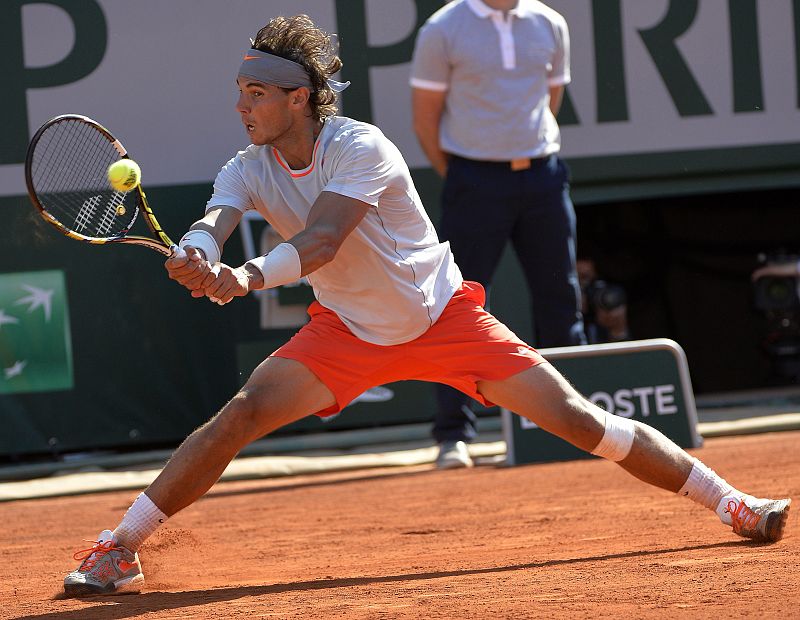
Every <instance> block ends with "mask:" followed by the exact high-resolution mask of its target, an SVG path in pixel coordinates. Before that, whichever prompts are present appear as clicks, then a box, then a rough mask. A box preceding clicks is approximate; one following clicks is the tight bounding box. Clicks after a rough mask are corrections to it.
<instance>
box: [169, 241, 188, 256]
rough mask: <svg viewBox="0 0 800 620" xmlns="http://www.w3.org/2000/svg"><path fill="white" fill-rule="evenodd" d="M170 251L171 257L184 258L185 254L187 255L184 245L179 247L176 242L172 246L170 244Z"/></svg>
mask: <svg viewBox="0 0 800 620" xmlns="http://www.w3.org/2000/svg"><path fill="white" fill-rule="evenodd" d="M169 251H170V252H171V254H170V255H169V257H170V258H183V257H184V256H186V251H185V250H184V249H183V248H182V247H179V246H177V245H175V244H174V243H173V244H172V245H171V246H169Z"/></svg>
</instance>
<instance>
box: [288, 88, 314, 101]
mask: <svg viewBox="0 0 800 620" xmlns="http://www.w3.org/2000/svg"><path fill="white" fill-rule="evenodd" d="M310 96H311V91H310V90H308V88H306V87H305V86H301V87H300V88H297V89H295V90H293V91H292V94H291V101H292V104H293V105H296V106H304V105H305V104H306V103H307V102H308V98H309V97H310Z"/></svg>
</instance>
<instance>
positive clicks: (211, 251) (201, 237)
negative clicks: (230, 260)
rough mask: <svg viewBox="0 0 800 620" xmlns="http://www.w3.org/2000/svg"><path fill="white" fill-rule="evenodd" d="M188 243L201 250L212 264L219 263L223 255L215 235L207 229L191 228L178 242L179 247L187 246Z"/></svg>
mask: <svg viewBox="0 0 800 620" xmlns="http://www.w3.org/2000/svg"><path fill="white" fill-rule="evenodd" d="M188 245H190V246H192V247H193V248H197V249H198V250H200V251H201V252H202V253H203V254H204V255H205V257H206V260H207V261H208V262H209V263H211V264H212V265H213V264H215V263H218V262H219V259H220V258H221V256H222V255H221V252H220V251H219V246H218V245H217V240H216V239H214V235H212V234H211V233H210V232H208V231H205V230H199V229H195V230H190V231H189V232H187V233H186V234H185V235H183V237H181V240H180V241H179V242H178V247H181V248H185V247H186V246H188Z"/></svg>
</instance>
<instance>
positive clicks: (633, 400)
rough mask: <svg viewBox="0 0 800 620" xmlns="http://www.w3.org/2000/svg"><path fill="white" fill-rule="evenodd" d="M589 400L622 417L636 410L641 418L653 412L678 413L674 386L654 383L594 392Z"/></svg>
mask: <svg viewBox="0 0 800 620" xmlns="http://www.w3.org/2000/svg"><path fill="white" fill-rule="evenodd" d="M589 400H590V401H591V402H593V403H594V404H595V405H597V406H598V407H600V408H602V409H605V410H606V411H608V412H609V413H613V414H616V415H618V416H621V417H623V418H631V417H633V415H634V413H636V410H637V407H636V404H637V403H638V405H639V406H638V411H639V413H640V414H641V416H642V417H643V418H646V417H648V416H649V415H650V414H651V413H653V412H655V414H656V415H673V414H676V413H678V407H677V406H676V405H675V386H674V385H671V384H668V385H654V386H641V387H635V388H631V389H625V388H622V389H619V390H617V391H616V392H614V393H613V394H609V393H608V392H601V391H598V392H594V393H593V394H591V395H590V396H589Z"/></svg>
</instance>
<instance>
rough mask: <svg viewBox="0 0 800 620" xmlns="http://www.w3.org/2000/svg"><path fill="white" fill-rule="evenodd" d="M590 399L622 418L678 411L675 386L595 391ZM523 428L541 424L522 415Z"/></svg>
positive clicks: (531, 427) (521, 423)
mask: <svg viewBox="0 0 800 620" xmlns="http://www.w3.org/2000/svg"><path fill="white" fill-rule="evenodd" d="M588 400H589V401H591V402H592V403H594V404H595V405H597V406H598V407H600V408H601V409H605V410H606V411H608V412H609V413H613V414H615V415H618V416H620V417H622V418H632V417H633V416H634V414H635V413H636V411H637V404H638V411H639V413H640V415H641V416H642V417H643V418H646V417H648V416H649V415H650V414H651V413H653V412H655V414H656V415H674V414H676V413H678V407H677V406H676V405H675V386H674V385H672V384H666V385H652V386H650V385H645V386H640V387H634V388H630V389H626V388H621V389H619V390H617V391H615V392H614V393H613V394H609V393H608V392H600V391H598V392H594V393H593V394H591V395H590V396H589V397H588ZM519 425H520V428H521V429H522V430H531V429H534V428H539V426H538V425H537V424H536V423H534V422H531V421H530V420H528V419H527V418H523V417H522V416H520V422H519Z"/></svg>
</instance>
